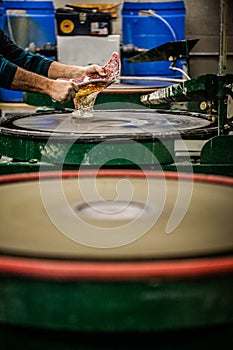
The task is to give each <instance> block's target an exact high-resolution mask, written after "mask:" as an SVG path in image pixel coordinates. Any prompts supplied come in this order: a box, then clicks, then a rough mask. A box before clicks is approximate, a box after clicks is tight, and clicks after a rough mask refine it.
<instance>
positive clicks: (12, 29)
mask: <svg viewBox="0 0 233 350" xmlns="http://www.w3.org/2000/svg"><path fill="white" fill-rule="evenodd" d="M0 28H1V29H3V30H4V31H5V32H6V33H7V34H8V35H9V36H10V38H11V39H12V40H13V41H15V43H16V44H17V45H18V46H20V47H22V48H23V49H25V48H27V47H28V46H29V44H30V43H32V42H33V43H35V45H36V47H41V46H43V45H45V44H47V43H50V44H55V43H56V32H55V30H56V29H55V28H56V25H55V8H54V4H53V1H10V0H5V1H2V2H0ZM0 101H5V102H22V101H23V92H21V91H12V90H7V89H3V88H1V89H0Z"/></svg>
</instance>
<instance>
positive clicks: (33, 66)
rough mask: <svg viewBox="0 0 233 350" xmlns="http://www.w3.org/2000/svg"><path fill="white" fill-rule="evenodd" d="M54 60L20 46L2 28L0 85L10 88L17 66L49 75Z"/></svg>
mask: <svg viewBox="0 0 233 350" xmlns="http://www.w3.org/2000/svg"><path fill="white" fill-rule="evenodd" d="M51 63H52V60H50V59H48V58H45V57H43V56H41V55H34V54H32V53H30V52H27V51H24V50H23V49H21V48H20V47H18V46H17V45H16V44H15V43H14V42H13V41H11V40H10V39H9V37H8V36H7V35H5V34H4V32H3V31H2V30H0V86H1V87H4V88H10V86H11V83H12V81H13V79H14V75H15V72H16V69H17V66H19V67H21V68H24V69H27V70H29V71H31V72H34V73H37V74H40V75H44V76H48V70H49V67H50V64H51Z"/></svg>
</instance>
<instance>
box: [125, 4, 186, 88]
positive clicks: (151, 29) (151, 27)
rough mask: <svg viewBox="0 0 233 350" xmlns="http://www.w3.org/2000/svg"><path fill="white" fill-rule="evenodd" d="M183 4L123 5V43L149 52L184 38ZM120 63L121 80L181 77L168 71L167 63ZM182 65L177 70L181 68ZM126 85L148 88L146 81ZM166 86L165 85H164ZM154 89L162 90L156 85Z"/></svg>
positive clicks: (179, 74)
mask: <svg viewBox="0 0 233 350" xmlns="http://www.w3.org/2000/svg"><path fill="white" fill-rule="evenodd" d="M185 13H186V11H185V5H184V1H170V2H124V4H123V7H122V43H123V45H128V44H131V45H134V46H136V47H138V48H143V49H147V50H149V49H152V48H154V47H157V46H159V45H162V44H165V43H166V42H169V41H176V40H184V38H185ZM126 61H127V59H126V58H123V59H122V75H123V76H137V77H138V76H139V77H140V76H142V77H157V76H158V77H168V78H170V77H171V78H181V77H182V76H181V73H179V72H174V71H172V70H170V69H169V66H170V62H168V61H162V62H161V61H160V62H149V63H148V62H145V63H127V62H126ZM182 66H183V62H182V61H180V62H178V65H177V67H179V68H182ZM125 82H126V83H132V84H140V85H151V82H150V83H146V82H145V81H143V80H142V81H140V80H139V81H138V80H135V81H131V80H129V81H125ZM165 84H166V85H168V83H165ZM153 85H154V86H161V85H164V84H161V82H158V81H155V82H154V83H153Z"/></svg>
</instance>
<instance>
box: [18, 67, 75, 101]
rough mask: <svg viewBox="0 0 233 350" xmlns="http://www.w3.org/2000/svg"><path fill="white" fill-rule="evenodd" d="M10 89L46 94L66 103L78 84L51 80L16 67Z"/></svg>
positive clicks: (73, 94)
mask: <svg viewBox="0 0 233 350" xmlns="http://www.w3.org/2000/svg"><path fill="white" fill-rule="evenodd" d="M11 89H13V90H21V91H27V92H37V93H40V94H46V95H49V96H50V97H51V98H52V99H54V100H56V101H58V102H61V103H66V102H68V101H69V100H70V99H72V98H74V96H75V93H76V92H77V91H78V86H77V85H75V84H73V83H72V82H70V81H61V80H59V79H58V80H53V79H50V78H46V77H44V76H41V75H38V74H35V73H32V72H28V71H26V70H24V69H22V68H19V67H18V68H17V71H16V73H15V76H14V79H13V82H12V85H11Z"/></svg>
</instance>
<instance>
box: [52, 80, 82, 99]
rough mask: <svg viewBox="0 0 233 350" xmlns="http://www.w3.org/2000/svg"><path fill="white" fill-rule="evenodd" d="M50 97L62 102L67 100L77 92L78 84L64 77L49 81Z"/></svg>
mask: <svg viewBox="0 0 233 350" xmlns="http://www.w3.org/2000/svg"><path fill="white" fill-rule="evenodd" d="M51 85H52V86H51V89H50V94H49V95H50V97H51V98H52V99H53V100H55V101H57V102H60V103H62V104H64V103H67V102H69V101H70V100H71V99H73V98H74V97H75V94H76V92H78V90H79V87H78V85H76V84H74V83H72V82H70V81H68V80H64V79H57V80H52V81H51Z"/></svg>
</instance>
